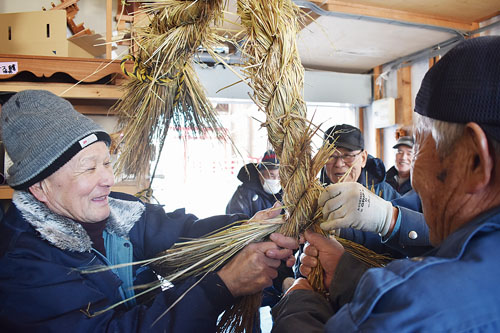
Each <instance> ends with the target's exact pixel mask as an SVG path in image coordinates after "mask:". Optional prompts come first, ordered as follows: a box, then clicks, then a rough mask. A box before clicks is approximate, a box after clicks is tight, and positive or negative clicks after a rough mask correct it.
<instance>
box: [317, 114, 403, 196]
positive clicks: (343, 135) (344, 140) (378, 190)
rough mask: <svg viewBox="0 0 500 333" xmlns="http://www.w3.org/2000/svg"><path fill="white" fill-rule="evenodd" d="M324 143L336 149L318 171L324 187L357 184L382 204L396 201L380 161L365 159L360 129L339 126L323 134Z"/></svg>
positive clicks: (369, 157) (366, 155) (365, 152)
mask: <svg viewBox="0 0 500 333" xmlns="http://www.w3.org/2000/svg"><path fill="white" fill-rule="evenodd" d="M325 142H327V143H329V144H333V145H335V150H336V151H335V152H334V153H333V154H332V156H331V157H330V160H329V161H328V162H327V163H326V165H325V166H324V167H323V169H322V170H321V175H320V179H321V181H322V182H323V183H325V185H328V184H335V183H338V182H358V183H360V184H362V185H363V186H365V187H366V188H368V189H369V190H370V191H372V192H373V193H375V194H376V195H378V196H380V197H381V198H384V199H385V200H392V199H395V198H399V194H398V193H397V192H396V191H395V190H394V189H393V188H392V187H391V186H390V185H389V184H387V183H386V182H385V166H384V162H382V160H380V159H378V158H375V157H373V156H370V155H368V152H367V151H366V150H365V142H364V139H363V134H362V133H361V131H360V130H359V128H357V127H354V126H351V125H347V124H342V125H336V126H332V127H330V128H329V129H328V130H327V131H326V132H325Z"/></svg>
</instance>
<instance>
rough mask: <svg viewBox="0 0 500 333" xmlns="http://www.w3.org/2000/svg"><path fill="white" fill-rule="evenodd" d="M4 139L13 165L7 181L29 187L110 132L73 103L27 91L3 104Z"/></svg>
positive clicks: (45, 93) (0, 121)
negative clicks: (77, 109)
mask: <svg viewBox="0 0 500 333" xmlns="http://www.w3.org/2000/svg"><path fill="white" fill-rule="evenodd" d="M0 126H1V129H2V140H3V143H4V146H5V149H6V150H7V153H8V154H9V157H10V158H11V160H12V162H13V164H12V166H11V167H10V168H9V170H8V173H9V177H8V179H7V183H8V184H9V185H10V186H11V187H12V188H14V189H27V188H28V187H30V186H31V185H33V184H35V183H37V182H39V181H41V180H43V179H45V178H47V177H48V176H50V175H51V174H53V173H54V172H55V171H57V170H58V169H59V168H60V167H62V166H63V165H64V164H66V162H68V161H69V160H70V159H71V158H72V157H73V156H75V155H76V154H77V153H78V152H79V151H81V150H82V149H84V148H85V147H87V146H89V145H90V144H92V143H95V142H98V141H104V142H106V144H107V145H108V146H109V144H110V142H111V139H110V137H109V135H108V134H107V133H106V132H105V131H104V130H103V129H102V128H101V127H100V126H99V125H97V124H96V123H95V122H93V121H92V120H91V119H89V118H87V117H85V116H84V115H82V114H80V113H79V112H77V111H76V110H75V109H74V108H73V106H72V105H71V103H69V102H68V101H66V100H65V99H63V98H61V97H58V96H56V95H54V94H53V93H51V92H49V91H45V90H25V91H21V92H19V93H17V94H15V95H14V96H12V97H11V98H10V99H9V100H8V101H7V102H6V103H5V104H4V105H3V106H2V113H1V119H0Z"/></svg>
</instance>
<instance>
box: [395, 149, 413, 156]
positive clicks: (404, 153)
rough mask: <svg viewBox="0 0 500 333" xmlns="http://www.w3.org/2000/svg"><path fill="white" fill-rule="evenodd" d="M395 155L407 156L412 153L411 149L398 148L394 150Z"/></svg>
mask: <svg viewBox="0 0 500 333" xmlns="http://www.w3.org/2000/svg"><path fill="white" fill-rule="evenodd" d="M396 154H397V155H408V156H410V157H411V156H412V155H413V150H410V151H406V150H402V149H398V151H397V152H396Z"/></svg>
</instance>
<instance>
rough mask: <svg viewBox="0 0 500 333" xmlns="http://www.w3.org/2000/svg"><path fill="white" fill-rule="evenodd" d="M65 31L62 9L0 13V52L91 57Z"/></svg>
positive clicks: (64, 14)
mask: <svg viewBox="0 0 500 333" xmlns="http://www.w3.org/2000/svg"><path fill="white" fill-rule="evenodd" d="M66 34H67V27H66V11H65V10H49V11H39V12H24V13H6V14H0V53H3V54H23V55H40V56H58V57H84V58H94V56H93V55H92V54H91V53H89V52H87V51H86V50H84V49H83V48H81V47H80V46H78V45H76V44H75V43H73V42H71V41H68V39H67V37H66Z"/></svg>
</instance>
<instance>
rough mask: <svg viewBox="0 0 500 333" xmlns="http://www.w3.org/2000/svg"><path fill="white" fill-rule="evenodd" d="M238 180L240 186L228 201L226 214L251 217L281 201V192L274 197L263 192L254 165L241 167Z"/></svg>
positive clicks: (249, 164)
mask: <svg viewBox="0 0 500 333" xmlns="http://www.w3.org/2000/svg"><path fill="white" fill-rule="evenodd" d="M238 179H239V180H240V181H241V182H242V184H241V185H239V186H238V188H237V189H236V191H235V192H234V194H233V196H232V197H231V200H229V203H228V204H227V207H226V214H235V213H242V214H245V215H248V216H250V217H252V216H254V215H255V213H257V212H258V211H261V210H263V209H266V208H269V207H272V206H273V205H274V204H275V203H276V201H281V191H280V192H279V193H277V194H274V195H273V194H269V193H267V192H265V191H264V188H262V184H261V183H260V179H259V173H258V171H257V168H256V165H255V164H254V163H248V164H247V165H245V166H244V167H242V168H241V169H240V171H239V172H238Z"/></svg>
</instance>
